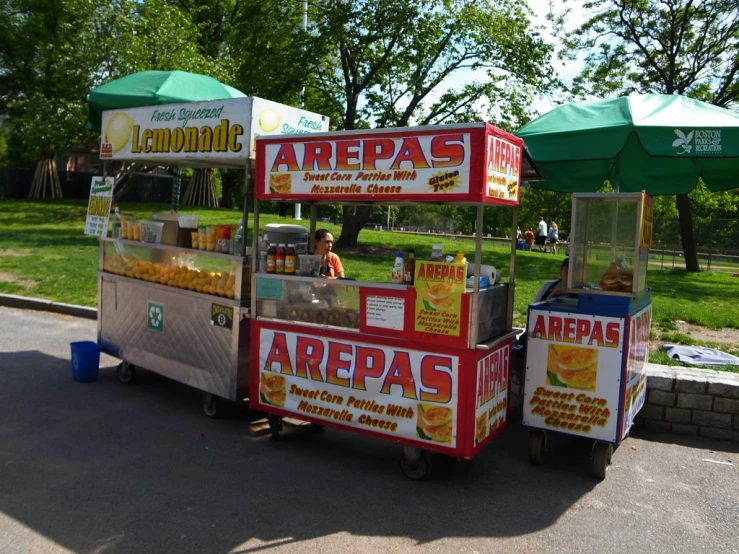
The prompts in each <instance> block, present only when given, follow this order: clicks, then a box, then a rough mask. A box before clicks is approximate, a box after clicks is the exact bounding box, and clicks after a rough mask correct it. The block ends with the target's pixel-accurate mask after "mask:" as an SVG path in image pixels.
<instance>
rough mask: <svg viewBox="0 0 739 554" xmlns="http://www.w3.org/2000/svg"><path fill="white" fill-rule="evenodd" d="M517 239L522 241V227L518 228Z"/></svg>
mask: <svg viewBox="0 0 739 554" xmlns="http://www.w3.org/2000/svg"><path fill="white" fill-rule="evenodd" d="M516 239H517V240H521V227H516Z"/></svg>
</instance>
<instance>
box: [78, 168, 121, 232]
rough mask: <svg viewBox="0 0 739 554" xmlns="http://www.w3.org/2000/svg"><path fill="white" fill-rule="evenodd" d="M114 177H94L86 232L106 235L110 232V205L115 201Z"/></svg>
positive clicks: (88, 205)
mask: <svg viewBox="0 0 739 554" xmlns="http://www.w3.org/2000/svg"><path fill="white" fill-rule="evenodd" d="M114 184H115V180H114V179H113V177H105V178H103V177H93V178H92V186H91V187H90V201H89V202H88V204H87V219H86V220H85V234H86V235H96V236H98V237H104V236H106V235H107V234H108V219H109V218H110V205H111V203H112V202H113V185H114Z"/></svg>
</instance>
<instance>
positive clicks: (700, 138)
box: [515, 94, 739, 195]
mask: <svg viewBox="0 0 739 554" xmlns="http://www.w3.org/2000/svg"><path fill="white" fill-rule="evenodd" d="M515 134H516V135H517V136H519V137H521V138H522V139H523V140H524V142H525V144H526V146H527V147H528V149H529V151H530V152H531V155H532V157H533V158H534V161H535V162H536V166H537V167H538V168H539V170H540V171H541V173H542V175H543V177H544V180H543V181H542V182H538V183H537V182H532V183H531V184H532V186H533V187H534V188H542V189H548V190H556V191H561V192H595V191H597V190H598V189H600V187H601V186H602V185H603V183H604V181H605V180H606V179H608V180H610V181H611V183H612V184H613V185H614V187H617V189H618V190H619V191H620V192H638V191H642V190H646V191H647V192H648V193H649V194H652V195H659V194H683V193H688V192H690V191H691V190H693V188H695V186H696V185H697V184H698V179H699V178H702V179H703V182H704V183H705V185H706V186H707V187H708V189H709V190H711V191H720V190H727V189H731V188H735V187H737V186H739V114H737V113H735V112H733V111H731V110H727V109H724V108H719V107H717V106H713V105H712V104H707V103H705V102H700V101H698V100H693V99H691V98H687V97H685V96H677V95H665V94H639V95H631V96H622V97H619V98H612V99H608V100H596V101H590V102H578V103H573V104H567V105H564V106H560V107H558V108H555V109H554V110H552V111H550V112H548V113H546V114H544V115H543V116H541V117H539V118H538V119H535V120H534V121H532V122H530V123H528V124H527V125H524V126H523V127H522V128H521V129H519V130H518V131H517V132H516V133H515Z"/></svg>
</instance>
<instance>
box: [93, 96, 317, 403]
mask: <svg viewBox="0 0 739 554" xmlns="http://www.w3.org/2000/svg"><path fill="white" fill-rule="evenodd" d="M321 129H324V130H325V129H328V120H327V119H326V118H325V117H323V116H320V115H317V114H314V113H311V112H307V111H304V110H298V109H295V108H290V107H288V106H284V105H281V104H277V103H274V102H269V101H267V100H263V99H261V98H254V97H245V98H235V99H226V100H216V101H210V102H192V103H186V104H167V105H157V106H148V107H141V108H132V109H116V110H108V111H105V112H104V113H103V118H102V131H103V132H102V143H101V147H100V157H101V158H102V159H103V160H121V161H139V162H146V163H149V164H152V163H154V164H159V165H175V164H178V165H182V166H190V167H218V168H243V169H244V170H245V177H244V178H245V186H244V189H245V190H244V198H245V200H244V210H243V220H244V229H248V212H247V209H246V206H247V202H246V198H247V197H248V195H249V187H248V183H249V162H250V158H253V155H254V148H253V144H254V143H253V141H254V139H255V138H256V137H257V136H259V135H260V134H282V133H299V132H302V133H307V132H314V131H316V130H321ZM176 194H178V191H177V192H176ZM174 225H175V226H176V225H177V223H176V221H175V222H174ZM172 236H173V237H174V238H173V240H168V241H164V242H168V243H162V244H155V243H148V242H141V241H135V240H126V239H122V238H110V237H102V238H100V259H99V271H98V319H97V321H98V343H99V344H100V345H101V347H102V351H103V352H106V353H107V354H110V355H112V356H115V357H117V358H120V359H121V360H122V363H121V364H120V365H119V366H118V378H119V379H120V380H121V381H122V382H124V383H129V382H131V381H132V380H133V378H134V371H135V367H136V366H139V367H143V368H146V369H148V370H151V371H153V372H155V373H158V374H161V375H164V376H166V377H169V378H170V379H173V380H175V381H179V382H181V383H184V384H186V385H190V386H192V387H195V388H197V389H200V390H202V391H203V393H204V396H203V409H204V411H205V413H206V414H207V415H209V416H211V417H214V416H217V415H218V413H219V400H220V399H227V400H242V399H245V398H246V397H247V396H248V389H249V339H250V334H249V315H250V314H249V292H250V291H249V288H250V284H251V282H250V271H251V269H250V263H251V260H250V257H249V256H247V255H246V250H247V249H246V247H245V246H243V247H242V249H241V251H240V252H237V253H236V255H229V254H224V253H217V252H211V251H207V250H195V249H192V248H188V247H185V246H183V242H182V241H179V240H177V237H178V236H181V234H179V233H176V232H175V233H173V234H172ZM186 242H187V241H184V243H186ZM245 244H246V241H244V245H245Z"/></svg>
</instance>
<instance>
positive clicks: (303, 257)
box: [298, 254, 321, 277]
mask: <svg viewBox="0 0 739 554" xmlns="http://www.w3.org/2000/svg"><path fill="white" fill-rule="evenodd" d="M298 267H299V269H300V274H301V275H303V276H304V277H318V271H319V270H320V268H321V256H319V255H318V254H298Z"/></svg>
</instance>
